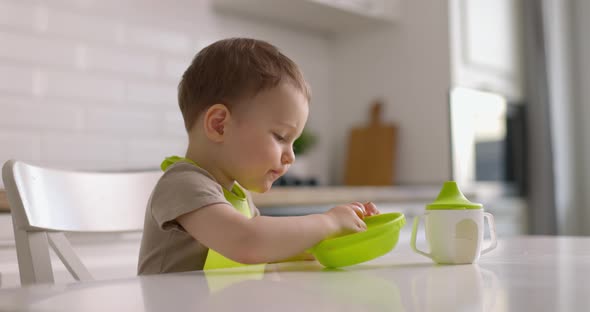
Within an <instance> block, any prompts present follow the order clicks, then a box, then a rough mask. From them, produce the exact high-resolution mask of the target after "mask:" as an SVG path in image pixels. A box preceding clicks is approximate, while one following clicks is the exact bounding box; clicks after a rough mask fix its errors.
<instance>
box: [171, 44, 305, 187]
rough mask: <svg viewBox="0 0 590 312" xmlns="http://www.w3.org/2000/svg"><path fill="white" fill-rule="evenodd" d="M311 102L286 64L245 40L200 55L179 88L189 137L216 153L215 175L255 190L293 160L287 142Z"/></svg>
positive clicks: (277, 55) (302, 123) (298, 131)
mask: <svg viewBox="0 0 590 312" xmlns="http://www.w3.org/2000/svg"><path fill="white" fill-rule="evenodd" d="M309 99H310V91H309V88H308V86H307V83H306V82H305V80H304V78H303V75H302V73H301V71H300V70H299V68H298V66H297V65H296V64H295V63H294V62H293V61H292V60H291V59H289V58H288V57H286V56H285V55H283V54H282V53H281V52H280V51H279V50H278V49H277V48H276V47H274V46H273V45H271V44H269V43H267V42H264V41H260V40H255V39H245V38H232V39H225V40H220V41H217V42H215V43H213V44H211V45H209V46H207V47H206V48H204V49H203V50H201V51H200V52H199V53H198V54H197V56H196V57H195V58H194V60H193V61H192V63H191V65H190V66H189V67H188V69H187V70H186V71H185V73H184V75H183V76H182V80H181V82H180V84H179V86H178V101H179V105H180V110H181V112H182V116H183V118H184V125H185V128H186V130H187V131H188V133H189V140H190V141H191V143H193V141H199V142H200V143H199V145H207V146H206V148H207V149H208V151H209V156H211V154H212V153H214V154H215V157H214V158H215V159H214V160H211V162H212V163H215V168H217V169H218V172H216V174H217V176H216V178H217V179H218V180H220V181H219V182H220V183H221V184H222V185H224V186H227V185H231V184H232V183H233V182H234V181H238V182H239V183H240V184H241V185H242V186H244V187H246V188H247V189H249V190H253V191H257V192H264V191H266V190H268V189H270V186H271V185H272V183H273V182H274V180H276V179H278V178H279V177H280V176H281V175H283V174H284V173H285V172H286V170H287V169H288V167H289V165H290V164H292V163H293V161H294V160H295V157H294V154H293V149H292V145H293V141H294V140H295V139H296V138H297V137H298V136H299V135H300V134H301V131H302V130H303V127H304V126H305V123H306V121H307V116H308V112H309V109H308V103H309ZM197 138H199V139H197ZM202 148H205V147H204V146H203V147H202ZM210 158H211V157H210Z"/></svg>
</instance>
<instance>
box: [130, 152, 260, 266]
mask: <svg viewBox="0 0 590 312" xmlns="http://www.w3.org/2000/svg"><path fill="white" fill-rule="evenodd" d="M246 194H247V193H246ZM247 198H248V204H249V206H250V210H251V212H252V216H253V217H254V216H258V215H260V212H259V211H258V209H256V207H255V206H254V204H253V203H252V200H251V197H250V196H249V194H247ZM220 203H224V204H228V205H231V204H230V203H229V202H228V201H227V200H226V199H225V196H224V195H223V189H222V187H221V185H220V184H219V183H217V181H216V180H215V178H213V176H211V175H210V174H209V173H208V172H207V171H205V170H204V169H201V168H199V167H197V166H195V165H193V164H190V163H187V162H178V163H176V164H173V165H171V166H170V167H168V169H167V170H166V172H165V173H164V174H163V175H162V177H161V178H160V180H159V181H158V183H157V184H156V187H155V188H154V191H153V192H152V195H151V197H150V200H149V202H148V205H147V209H146V214H145V221H144V229H143V237H142V239H141V248H140V250H139V262H138V266H137V274H139V275H142V274H158V273H168V272H182V271H194V270H202V269H203V266H204V265H205V259H206V258H207V252H208V251H209V249H208V248H207V247H206V246H204V245H202V244H201V243H200V242H199V241H197V240H196V239H194V238H193V237H192V236H191V235H190V234H189V233H187V232H186V231H185V230H184V228H182V226H181V225H180V224H179V223H178V222H177V221H176V218H177V217H179V216H181V215H183V214H186V213H188V212H191V211H194V210H197V209H200V208H203V207H206V206H209V205H212V204H220ZM220 231H222V229H220Z"/></svg>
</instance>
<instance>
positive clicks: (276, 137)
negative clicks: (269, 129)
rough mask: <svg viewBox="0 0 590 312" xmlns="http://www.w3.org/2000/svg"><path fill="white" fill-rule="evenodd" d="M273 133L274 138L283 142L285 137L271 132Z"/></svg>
mask: <svg viewBox="0 0 590 312" xmlns="http://www.w3.org/2000/svg"><path fill="white" fill-rule="evenodd" d="M273 135H274V137H275V139H277V141H279V142H284V141H285V137H282V136H280V135H278V134H276V133H273Z"/></svg>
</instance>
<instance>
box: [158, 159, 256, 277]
mask: <svg viewBox="0 0 590 312" xmlns="http://www.w3.org/2000/svg"><path fill="white" fill-rule="evenodd" d="M177 162H187V163H190V164H193V165H195V166H197V167H199V168H200V166H199V165H198V164H197V163H195V162H194V161H192V160H190V159H188V158H184V157H179V156H171V157H166V159H165V160H164V161H163V162H162V165H161V166H160V168H162V170H163V171H166V169H167V168H168V167H169V166H171V165H173V164H175V163H177ZM223 196H224V197H225V199H226V200H227V201H228V202H229V203H230V204H232V206H233V207H234V208H236V210H237V211H238V212H240V213H241V214H243V215H244V216H246V217H247V218H248V219H250V218H252V212H251V210H250V205H249V204H248V198H247V197H246V193H244V190H243V189H242V188H241V187H240V186H239V185H238V184H237V183H234V186H233V187H232V190H231V192H230V191H228V190H226V189H225V188H223ZM246 265H247V264H242V263H239V262H236V261H233V260H230V259H228V258H226V257H224V256H223V255H221V254H220V253H218V252H217V251H215V250H213V249H211V248H209V252H208V253H207V259H206V260H205V266H204V267H203V270H211V269H222V268H235V267H240V266H246Z"/></svg>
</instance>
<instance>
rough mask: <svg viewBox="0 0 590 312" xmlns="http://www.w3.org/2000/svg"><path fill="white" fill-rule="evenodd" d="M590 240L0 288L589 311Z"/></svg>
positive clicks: (81, 295) (129, 299) (125, 305)
mask: <svg viewBox="0 0 590 312" xmlns="http://www.w3.org/2000/svg"><path fill="white" fill-rule="evenodd" d="M589 276H590V238H572V237H557V238H555V237H517V238H511V239H506V240H501V241H500V243H499V246H498V248H497V249H496V250H494V251H493V252H491V253H490V254H488V255H485V256H483V257H482V258H481V259H480V260H479V262H478V263H477V264H473V265H436V264H434V263H432V262H431V261H430V260H429V259H427V258H424V257H421V256H419V255H416V254H414V253H413V252H412V251H411V250H410V248H409V246H408V245H407V244H406V243H405V242H400V244H399V245H398V246H397V247H396V248H395V249H394V250H393V251H392V252H390V253H389V254H387V255H385V256H383V257H381V258H378V259H376V260H374V261H370V262H367V263H364V264H360V265H356V266H351V267H347V268H342V269H335V270H329V269H325V268H323V267H322V266H321V265H320V264H319V263H317V262H315V261H307V262H291V263H279V264H268V265H265V266H264V265H262V266H252V267H247V268H240V269H231V270H217V271H211V272H207V273H204V272H187V273H174V274H162V275H154V276H143V277H136V278H130V279H120V280H111V281H96V282H87V283H73V284H68V285H38V286H33V287H25V288H18V289H16V288H15V289H3V290H0V310H1V311H13V310H14V311H22V310H24V311H29V310H30V311H338V312H342V311H355V312H358V311H473V312H477V311H582V310H584V311H585V310H588V309H589V307H590V296H589V295H588V294H590V286H589V285H588V284H589V283H588V282H587V279H588V277H589Z"/></svg>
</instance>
